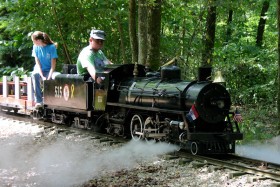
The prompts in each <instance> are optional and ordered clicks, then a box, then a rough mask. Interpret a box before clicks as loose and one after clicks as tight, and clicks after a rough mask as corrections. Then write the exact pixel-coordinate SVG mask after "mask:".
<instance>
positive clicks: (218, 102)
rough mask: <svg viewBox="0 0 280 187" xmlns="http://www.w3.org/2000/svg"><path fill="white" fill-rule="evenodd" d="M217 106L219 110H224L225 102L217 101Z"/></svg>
mask: <svg viewBox="0 0 280 187" xmlns="http://www.w3.org/2000/svg"><path fill="white" fill-rule="evenodd" d="M217 106H218V107H219V108H224V107H225V102H224V100H218V101H217Z"/></svg>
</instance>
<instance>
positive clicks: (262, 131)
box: [239, 104, 279, 143]
mask: <svg viewBox="0 0 280 187" xmlns="http://www.w3.org/2000/svg"><path fill="white" fill-rule="evenodd" d="M241 111H242V115H243V118H244V121H243V122H242V123H241V124H240V125H239V127H240V130H241V132H243V133H244V140H243V141H242V143H247V142H252V141H255V140H257V141H264V140H267V139H271V138H272V137H275V136H277V135H278V133H279V132H278V130H277V129H278V118H277V110H276V106H275V105H271V106H263V105H259V104H257V105H246V107H243V108H242V110H241Z"/></svg>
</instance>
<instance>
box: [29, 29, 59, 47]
mask: <svg viewBox="0 0 280 187" xmlns="http://www.w3.org/2000/svg"><path fill="white" fill-rule="evenodd" d="M31 39H32V41H34V40H42V42H43V43H45V44H47V45H50V44H54V45H55V46H56V47H57V43H56V42H54V41H52V40H51V38H50V37H49V35H48V34H47V33H44V32H41V31H35V32H33V33H32V35H31Z"/></svg>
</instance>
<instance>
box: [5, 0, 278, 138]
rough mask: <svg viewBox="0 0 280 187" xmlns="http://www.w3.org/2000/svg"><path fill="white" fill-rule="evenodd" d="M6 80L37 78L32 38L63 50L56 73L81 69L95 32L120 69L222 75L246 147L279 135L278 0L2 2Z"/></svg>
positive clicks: (193, 75) (187, 75) (189, 77)
mask: <svg viewBox="0 0 280 187" xmlns="http://www.w3.org/2000/svg"><path fill="white" fill-rule="evenodd" d="M0 2H1V4H0V65H1V69H0V76H1V77H2V75H11V74H18V75H23V74H27V73H29V72H31V71H32V68H33V66H34V59H33V58H32V57H31V50H32V45H33V43H32V41H31V39H30V35H31V33H32V32H33V31H35V30H40V31H43V32H46V33H48V34H49V36H50V37H51V38H52V40H54V41H55V42H57V43H58V53H59V58H58V62H57V70H58V71H61V70H62V67H63V64H75V63H76V60H77V56H78V54H79V52H80V50H81V49H82V48H83V47H85V46H86V45H88V39H89V32H90V30H91V28H96V29H101V30H104V31H105V32H106V34H107V36H106V42H105V46H104V49H103V52H104V53H105V54H106V56H107V57H108V58H109V59H110V60H111V61H112V62H113V63H115V64H122V63H135V62H138V63H139V64H144V65H146V66H148V67H149V68H151V69H152V70H154V71H156V70H158V69H159V67H160V66H161V65H163V64H165V63H166V62H169V61H170V60H172V59H173V60H174V59H176V64H177V65H178V66H180V68H181V72H182V78H183V79H186V80H193V79H195V78H197V69H198V67H201V66H202V67H205V66H207V67H212V74H213V76H212V79H214V77H215V74H216V73H217V72H218V71H220V72H222V75H223V77H224V78H225V80H226V86H227V88H228V90H229V92H230V94H231V96H232V102H233V105H234V106H238V107H240V109H241V112H242V114H243V118H244V121H243V123H242V124H241V130H242V131H243V132H244V133H245V141H250V140H266V139H269V138H272V137H273V136H276V135H279V134H280V131H279V129H280V125H279V121H280V120H279V119H280V117H279V116H280V115H279V109H277V108H280V107H279V106H278V105H277V103H279V102H278V101H277V100H278V99H279V97H278V95H279V73H278V72H279V70H278V69H279V47H278V46H279V42H278V40H279V26H278V25H279V5H278V4H280V0H277V1H274V0H235V1H232V0H106V1H104V0H0Z"/></svg>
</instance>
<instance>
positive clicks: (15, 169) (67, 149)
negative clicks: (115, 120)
mask: <svg viewBox="0 0 280 187" xmlns="http://www.w3.org/2000/svg"><path fill="white" fill-rule="evenodd" d="M0 144H1V145H0V147H1V155H0V181H1V185H3V186H178V187H179V186H180V187H181V186H273V185H275V186H277V185H278V183H277V181H275V180H271V179H267V178H263V177H259V176H257V175H254V174H247V173H243V174H239V175H235V174H234V173H238V172H235V171H234V170H232V169H230V168H225V167H218V166H216V165H215V164H211V163H209V162H208V161H204V160H202V161H199V160H196V159H195V158H186V157H182V156H180V155H178V154H177V152H175V153H176V155H174V152H173V151H175V150H176V147H174V146H172V145H168V144H165V143H157V144H154V143H151V142H149V143H147V142H142V143H139V142H138V143H136V142H124V141H119V140H116V139H114V137H108V136H103V135H99V134H94V133H91V132H90V133H88V132H85V131H83V130H78V129H73V128H66V127H63V126H55V125H52V124H49V123H46V122H39V121H31V122H30V119H28V118H26V117H25V118H21V117H20V116H19V117H14V116H13V117H12V116H9V115H6V114H0ZM167 152H172V153H173V154H170V155H166V153H167Z"/></svg>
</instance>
